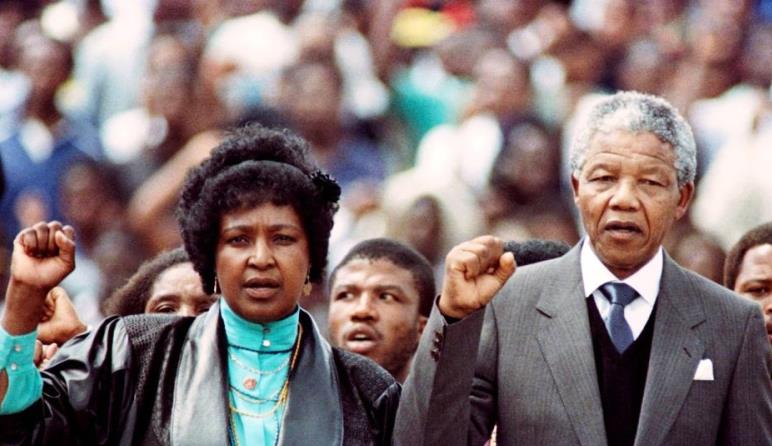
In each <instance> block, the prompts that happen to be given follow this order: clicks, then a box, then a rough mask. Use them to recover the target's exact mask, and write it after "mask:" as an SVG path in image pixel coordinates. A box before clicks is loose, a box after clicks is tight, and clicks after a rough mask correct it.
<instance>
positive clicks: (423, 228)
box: [403, 196, 443, 263]
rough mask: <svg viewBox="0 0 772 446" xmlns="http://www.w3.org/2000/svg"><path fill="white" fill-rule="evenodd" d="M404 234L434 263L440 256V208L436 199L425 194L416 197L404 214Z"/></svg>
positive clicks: (407, 240) (441, 235)
mask: <svg viewBox="0 0 772 446" xmlns="http://www.w3.org/2000/svg"><path fill="white" fill-rule="evenodd" d="M403 231H404V236H405V241H406V242H407V244H408V245H410V246H411V247H413V249H415V250H416V251H418V252H420V253H421V255H423V256H424V257H426V258H427V259H428V260H429V262H431V263H436V262H437V261H438V260H439V256H440V246H441V240H442V237H443V234H442V231H443V229H442V210H441V209H440V205H439V203H438V202H437V200H436V199H434V198H433V197H430V196H425V197H421V198H419V199H417V200H416V201H415V203H413V204H412V205H411V206H410V208H409V209H408V210H407V213H406V215H405V224H404V229H403Z"/></svg>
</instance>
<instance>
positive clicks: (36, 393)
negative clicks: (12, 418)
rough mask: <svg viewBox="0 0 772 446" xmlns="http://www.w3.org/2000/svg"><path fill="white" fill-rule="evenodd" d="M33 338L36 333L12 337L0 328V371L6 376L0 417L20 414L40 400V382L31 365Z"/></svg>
mask: <svg viewBox="0 0 772 446" xmlns="http://www.w3.org/2000/svg"><path fill="white" fill-rule="evenodd" d="M36 338H37V330H33V331H32V332H30V333H26V334H23V335H19V336H12V335H10V334H9V333H8V332H7V331H5V329H3V328H2V327H0V370H5V372H6V373H7V375H8V388H7V390H6V393H5V397H4V398H3V400H2V401H0V415H6V414H11V413H17V412H21V411H22V410H24V409H26V408H27V407H29V406H30V405H32V403H34V402H35V401H36V400H38V399H39V398H40V395H41V393H42V389H43V381H42V379H41V378H40V372H38V370H37V368H35V363H34V361H33V359H34V357H35V339H36Z"/></svg>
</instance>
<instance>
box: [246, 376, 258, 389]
mask: <svg viewBox="0 0 772 446" xmlns="http://www.w3.org/2000/svg"><path fill="white" fill-rule="evenodd" d="M255 387H257V380H256V379H255V378H245V379H244V388H245V389H247V390H255Z"/></svg>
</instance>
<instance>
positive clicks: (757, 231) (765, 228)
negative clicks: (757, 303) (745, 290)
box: [724, 221, 772, 290]
mask: <svg viewBox="0 0 772 446" xmlns="http://www.w3.org/2000/svg"><path fill="white" fill-rule="evenodd" d="M766 244H771V245H772V221H771V222H767V223H764V224H761V225H759V226H756V227H755V228H753V229H751V230H750V231H748V232H746V233H745V234H744V235H743V236H742V237H741V238H740V240H739V241H738V242H737V243H735V245H734V246H732V249H730V250H729V254H727V256H726V260H725V261H724V286H725V287H727V288H729V289H730V290H734V286H735V282H736V281H737V276H739V275H740V266H741V265H742V263H743V258H745V253H746V252H748V251H749V250H750V249H751V248H754V247H756V246H759V245H766Z"/></svg>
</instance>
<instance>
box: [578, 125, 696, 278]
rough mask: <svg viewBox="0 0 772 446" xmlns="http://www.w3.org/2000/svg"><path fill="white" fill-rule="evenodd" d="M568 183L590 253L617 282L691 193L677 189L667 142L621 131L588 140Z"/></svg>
mask: <svg viewBox="0 0 772 446" xmlns="http://www.w3.org/2000/svg"><path fill="white" fill-rule="evenodd" d="M571 184H572V186H573V190H574V202H575V203H576V205H577V207H578V208H579V211H580V213H581V215H582V222H583V224H584V228H585V230H586V231H587V235H588V236H589V239H590V242H591V244H592V247H593V250H594V251H595V253H596V254H597V255H598V257H599V258H600V260H601V261H602V262H603V263H604V264H605V265H606V267H607V268H609V270H610V271H611V272H612V273H614V274H615V275H616V276H617V277H619V278H620V279H623V278H626V277H628V276H630V275H631V274H633V273H634V272H635V271H637V270H638V269H639V268H640V267H641V266H643V265H644V264H645V263H646V262H648V261H649V260H650V259H651V258H652V257H653V256H654V254H655V253H656V252H657V249H658V248H659V246H660V245H661V243H662V239H663V238H664V236H665V233H666V232H667V231H668V229H670V227H671V226H672V225H673V223H674V222H675V221H676V220H677V219H679V218H681V217H682V216H683V215H684V213H686V210H687V208H688V205H689V202H690V201H691V198H692V195H693V193H694V185H693V184H692V183H687V184H685V185H684V186H682V187H680V188H679V187H678V182H677V172H676V169H675V153H674V151H673V148H672V147H671V146H670V144H668V143H664V142H662V141H660V140H659V138H657V136H656V135H654V134H653V133H649V132H639V133H633V132H628V131H624V130H614V131H611V132H608V133H606V132H598V133H597V134H596V135H595V136H594V137H593V138H592V140H591V142H590V147H589V148H588V149H587V153H586V154H585V161H584V165H583V166H582V167H581V170H580V171H579V172H578V176H575V175H573V176H572V177H571Z"/></svg>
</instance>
